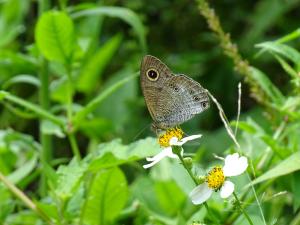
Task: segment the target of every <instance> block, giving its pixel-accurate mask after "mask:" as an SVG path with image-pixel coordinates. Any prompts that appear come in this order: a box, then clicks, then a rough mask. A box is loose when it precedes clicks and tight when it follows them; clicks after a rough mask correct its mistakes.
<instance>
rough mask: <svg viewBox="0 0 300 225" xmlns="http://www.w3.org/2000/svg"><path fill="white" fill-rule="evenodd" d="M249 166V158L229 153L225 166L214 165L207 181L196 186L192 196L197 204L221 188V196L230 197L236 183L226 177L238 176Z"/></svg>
mask: <svg viewBox="0 0 300 225" xmlns="http://www.w3.org/2000/svg"><path fill="white" fill-rule="evenodd" d="M247 167H248V161H247V158H246V157H244V156H241V157H240V156H239V154H238V153H234V154H232V155H228V156H227V157H226V158H225V164H224V166H223V168H221V167H219V166H217V167H214V168H213V169H212V170H211V171H210V172H209V173H208V175H207V176H206V179H205V182H204V183H202V184H200V185H198V186H197V187H195V188H194V189H193V190H192V191H191V193H190V198H191V200H192V202H193V203H194V204H195V205H198V204H201V203H203V202H205V201H207V200H208V199H209V198H210V196H211V195H212V193H213V191H218V190H220V196H221V198H228V197H229V196H230V195H231V194H232V193H233V191H234V184H233V183H232V182H231V181H228V180H226V177H233V176H238V175H240V174H242V173H243V172H245V170H246V169H247Z"/></svg>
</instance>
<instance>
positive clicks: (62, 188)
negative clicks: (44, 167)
mask: <svg viewBox="0 0 300 225" xmlns="http://www.w3.org/2000/svg"><path fill="white" fill-rule="evenodd" d="M85 170H86V169H85V164H84V163H79V162H78V161H77V159H76V158H74V159H73V160H72V161H71V162H70V163H69V165H67V166H60V167H59V168H58V170H57V175H58V181H57V186H56V188H55V190H54V192H55V194H56V195H57V196H58V197H59V198H61V199H62V200H66V199H68V198H70V197H71V196H72V195H73V192H74V190H75V189H76V188H77V187H78V185H79V182H80V181H81V178H82V176H83V173H84V172H85Z"/></svg>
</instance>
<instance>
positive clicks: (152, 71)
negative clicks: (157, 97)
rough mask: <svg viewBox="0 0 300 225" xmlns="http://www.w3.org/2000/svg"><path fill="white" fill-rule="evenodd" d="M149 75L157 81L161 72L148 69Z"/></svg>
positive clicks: (150, 78) (152, 79)
mask: <svg viewBox="0 0 300 225" xmlns="http://www.w3.org/2000/svg"><path fill="white" fill-rule="evenodd" d="M147 77H148V78H149V80H151V81H156V80H157V79H158V77H159V73H158V72H157V70H155V69H149V70H148V71H147Z"/></svg>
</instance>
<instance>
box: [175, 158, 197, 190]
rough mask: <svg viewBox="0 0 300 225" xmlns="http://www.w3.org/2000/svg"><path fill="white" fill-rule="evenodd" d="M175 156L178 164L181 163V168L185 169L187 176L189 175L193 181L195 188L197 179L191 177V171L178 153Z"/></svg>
mask: <svg viewBox="0 0 300 225" xmlns="http://www.w3.org/2000/svg"><path fill="white" fill-rule="evenodd" d="M177 156H178V158H179V160H180V162H181V163H182V165H183V167H184V168H185V169H186V171H187V172H188V174H189V175H190V177H191V178H192V180H193V181H194V183H195V185H196V186H197V185H198V182H197V179H196V178H195V176H194V175H193V173H192V170H191V169H190V168H189V167H188V166H187V165H186V163H185V162H184V160H183V157H182V155H181V154H180V153H179V154H177Z"/></svg>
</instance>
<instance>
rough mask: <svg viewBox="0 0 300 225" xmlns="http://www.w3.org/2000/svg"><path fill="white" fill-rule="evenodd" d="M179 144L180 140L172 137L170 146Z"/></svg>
mask: <svg viewBox="0 0 300 225" xmlns="http://www.w3.org/2000/svg"><path fill="white" fill-rule="evenodd" d="M177 144H178V138H177V137H172V138H171V139H170V141H169V145H177Z"/></svg>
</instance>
